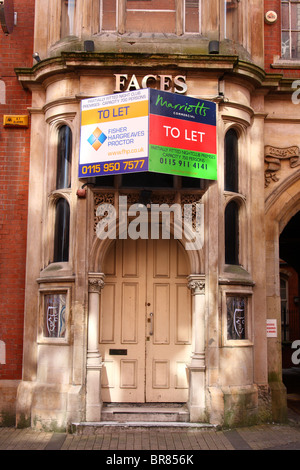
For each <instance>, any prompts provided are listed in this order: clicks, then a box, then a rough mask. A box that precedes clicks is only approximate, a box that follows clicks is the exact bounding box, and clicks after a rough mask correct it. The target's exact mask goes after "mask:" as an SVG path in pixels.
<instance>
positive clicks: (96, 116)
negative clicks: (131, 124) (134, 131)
mask: <svg viewBox="0 0 300 470" xmlns="http://www.w3.org/2000/svg"><path fill="white" fill-rule="evenodd" d="M142 116H148V100H145V101H138V102H136V103H124V104H118V105H115V106H108V107H107V108H105V107H102V108H98V109H89V110H87V111H82V113H81V125H82V126H87V125H88V124H98V123H99V122H111V121H120V120H122V119H131V118H137V117H142Z"/></svg>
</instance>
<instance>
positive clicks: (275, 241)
mask: <svg viewBox="0 0 300 470" xmlns="http://www.w3.org/2000/svg"><path fill="white" fill-rule="evenodd" d="M299 211H300V187H299V174H298V172H295V173H294V174H293V176H292V177H291V178H289V179H288V180H285V181H283V182H282V183H281V185H279V186H278V187H276V188H275V189H274V190H273V192H272V193H271V194H270V195H269V196H268V197H267V199H266V217H265V229H266V231H265V234H266V301H267V302H266V306H267V311H266V313H267V319H272V321H273V322H274V321H275V322H276V325H277V331H276V335H275V336H273V335H272V336H271V335H269V336H268V337H267V350H268V378H269V386H270V390H271V393H272V414H273V419H274V421H279V422H282V421H284V420H286V419H287V389H286V386H285V385H284V381H283V380H282V366H283V365H284V364H283V361H282V342H281V336H282V335H281V333H282V332H281V326H282V315H281V296H280V274H281V273H280V269H281V268H282V266H280V265H281V259H282V260H284V259H290V256H288V257H287V248H289V245H290V247H292V246H291V242H292V239H291V238H290V239H289V240H287V239H286V240H285V238H286V234H287V231H289V232H290V227H291V226H292V225H290V226H289V222H290V221H291V220H292V219H293V217H294V216H295V215H296V214H298V213H299ZM285 228H287V231H286V232H285ZM293 231H294V234H293V236H294V237H296V238H297V236H298V235H297V231H296V232H295V230H293ZM290 233H291V232H290ZM298 246H299V245H298ZM298 246H297V243H296V245H294V248H293V249H294V258H296V252H297V253H298V252H299V248H298ZM284 274H286V273H284ZM285 279H286V277H285ZM282 287H283V284H282ZM288 354H289V356H290V357H291V355H292V354H293V350H292V349H291V348H289V351H288Z"/></svg>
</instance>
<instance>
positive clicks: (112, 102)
mask: <svg viewBox="0 0 300 470" xmlns="http://www.w3.org/2000/svg"><path fill="white" fill-rule="evenodd" d="M216 146H217V144H216V105H215V103H213V102H211V101H204V100H199V99H196V98H191V97H187V96H181V95H177V94H174V93H169V92H163V91H158V90H154V89H145V90H135V91H131V92H125V93H119V94H115V95H107V96H102V97H97V98H91V99H86V100H83V101H82V105H81V142H80V160H79V177H91V176H102V175H112V174H124V173H134V172H141V171H151V172H156V173H167V174H171V175H181V176H190V177H196V178H204V179H217V150H216Z"/></svg>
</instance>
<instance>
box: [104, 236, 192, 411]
mask: <svg viewBox="0 0 300 470" xmlns="http://www.w3.org/2000/svg"><path fill="white" fill-rule="evenodd" d="M105 274H106V279H105V287H104V289H103V290H102V293H101V311H100V336H99V337H100V345H99V348H100V351H101V354H102V357H103V361H104V364H103V370H102V400H103V401H104V402H136V403H138V402H140V403H143V402H185V401H187V398H188V378H187V369H186V364H187V363H188V362H189V359H190V355H191V333H192V331H191V327H192V325H191V296H190V292H189V290H188V288H187V280H186V277H187V275H188V274H189V273H188V266H187V260H186V255H185V252H184V250H183V248H182V247H181V245H180V244H179V243H178V242H177V241H176V240H137V241H134V240H130V239H128V240H117V241H116V242H115V243H114V244H113V246H112V247H111V250H110V253H109V254H108V256H107V261H106V266H105Z"/></svg>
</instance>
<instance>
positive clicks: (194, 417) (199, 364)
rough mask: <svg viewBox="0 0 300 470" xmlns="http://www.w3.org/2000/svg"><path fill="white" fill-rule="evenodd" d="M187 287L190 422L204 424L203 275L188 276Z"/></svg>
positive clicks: (205, 417) (205, 418)
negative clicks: (189, 293)
mask: <svg viewBox="0 0 300 470" xmlns="http://www.w3.org/2000/svg"><path fill="white" fill-rule="evenodd" d="M188 287H189V289H191V291H192V296H193V322H192V328H193V343H192V347H193V349H192V357H191V362H190V364H189V365H188V368H189V379H190V380H189V382H190V383H189V385H190V386H189V403H188V405H189V410H190V421H191V422H193V423H195V422H200V421H201V422H205V421H206V420H207V416H206V406H205V275H204V274H191V275H190V276H188Z"/></svg>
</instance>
